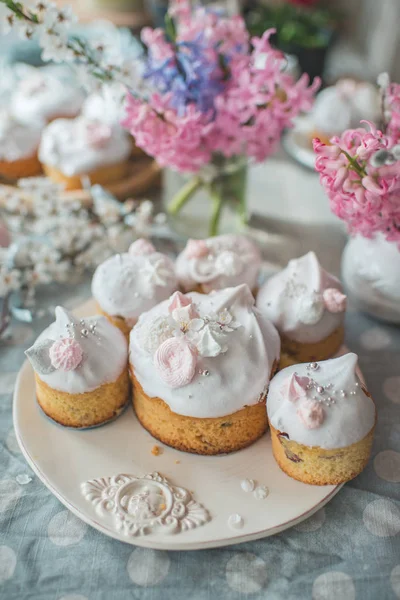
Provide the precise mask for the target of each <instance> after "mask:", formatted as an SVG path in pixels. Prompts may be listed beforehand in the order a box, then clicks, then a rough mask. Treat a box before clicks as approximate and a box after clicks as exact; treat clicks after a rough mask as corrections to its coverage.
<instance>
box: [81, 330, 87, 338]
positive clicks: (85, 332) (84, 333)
mask: <svg viewBox="0 0 400 600" xmlns="http://www.w3.org/2000/svg"><path fill="white" fill-rule="evenodd" d="M81 334H82V335H83V337H87V336H88V335H89V332H88V330H87V329H81Z"/></svg>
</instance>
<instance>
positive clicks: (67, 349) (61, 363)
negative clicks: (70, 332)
mask: <svg viewBox="0 0 400 600" xmlns="http://www.w3.org/2000/svg"><path fill="white" fill-rule="evenodd" d="M49 356H50V361H51V364H52V365H53V367H54V368H55V369H59V370H61V371H75V369H77V368H78V367H79V365H80V364H81V362H82V358H83V351H82V347H81V345H80V343H79V342H77V341H76V340H74V339H73V338H64V339H61V340H57V341H55V342H54V344H53V345H52V346H51V348H50V350H49Z"/></svg>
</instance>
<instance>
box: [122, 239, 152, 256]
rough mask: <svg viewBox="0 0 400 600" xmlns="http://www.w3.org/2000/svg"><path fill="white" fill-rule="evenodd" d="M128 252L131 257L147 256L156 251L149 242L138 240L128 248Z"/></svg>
mask: <svg viewBox="0 0 400 600" xmlns="http://www.w3.org/2000/svg"><path fill="white" fill-rule="evenodd" d="M128 252H129V254H130V255H131V256H148V255H149V254H154V252H156V249H155V248H154V246H153V244H152V243H151V242H149V240H145V239H144V238H140V239H138V240H136V242H133V244H131V245H130V246H129V250H128Z"/></svg>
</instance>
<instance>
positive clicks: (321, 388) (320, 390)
mask: <svg viewBox="0 0 400 600" xmlns="http://www.w3.org/2000/svg"><path fill="white" fill-rule="evenodd" d="M324 391H325V388H324V387H323V386H322V385H319V386H318V387H317V392H318V394H322V393H323V392H324Z"/></svg>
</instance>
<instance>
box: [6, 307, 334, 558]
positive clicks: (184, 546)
mask: <svg viewBox="0 0 400 600" xmlns="http://www.w3.org/2000/svg"><path fill="white" fill-rule="evenodd" d="M91 303H92V299H89V300H87V301H86V302H84V303H83V304H80V305H79V306H78V307H76V308H75V309H74V311H73V312H75V311H78V313H79V312H81V311H82V312H83V311H85V310H87V309H88V307H89V306H91ZM29 370H30V371H32V367H31V365H30V363H29V361H28V360H27V359H26V360H25V361H24V362H23V364H22V366H21V368H20V369H19V371H18V375H17V378H16V381H15V386H14V393H13V410H12V415H13V426H14V431H15V436H16V439H17V442H18V445H19V447H20V449H21V452H22V454H23V456H24V458H25V460H26V461H27V463H28V465H29V466H30V467H31V469H32V470H33V472H34V473H35V475H36V476H37V477H38V478H39V480H40V481H41V482H42V483H43V484H44V485H45V486H46V488H47V489H48V490H49V491H50V492H51V493H52V494H53V495H54V496H55V497H56V498H57V500H59V502H61V504H62V505H63V506H65V507H66V508H67V509H68V510H70V511H71V512H72V513H73V514H74V515H75V516H76V517H78V518H79V519H80V520H82V521H83V522H84V523H86V524H87V525H90V526H91V527H93V528H94V529H96V530H97V531H100V533H102V534H104V535H106V536H108V537H111V538H113V539H116V540H118V541H120V542H122V543H126V544H129V545H132V546H139V547H143V548H150V549H154V550H166V551H173V552H175V551H177V552H179V551H183V550H188V551H192V550H205V549H211V548H221V547H226V546H232V545H235V544H241V543H245V542H251V541H255V540H258V539H262V538H267V537H270V536H273V535H277V534H278V533H281V532H282V531H285V530H286V529H289V528H291V527H294V526H295V525H298V524H299V523H301V522H303V521H305V520H306V519H307V518H309V517H311V516H312V515H313V514H315V513H316V512H317V511H318V510H320V509H321V508H323V507H324V506H325V505H326V504H327V503H328V502H330V500H332V498H333V497H334V496H336V494H337V493H338V492H339V491H340V489H341V488H342V487H343V485H344V483H342V484H339V485H337V486H335V487H334V488H333V489H332V490H330V491H329V492H328V493H327V495H326V496H325V497H324V498H322V500H320V501H319V502H318V503H317V504H316V505H315V506H313V507H312V508H311V509H309V510H307V511H305V512H304V513H301V514H300V515H299V516H297V517H295V518H293V519H290V520H289V521H285V522H284V523H281V524H280V525H277V526H275V527H271V528H269V529H262V530H259V531H256V532H253V533H242V534H239V535H236V536H234V537H229V538H221V537H219V538H218V539H215V540H209V541H206V542H204V541H203V542H190V541H184V540H183V541H182V542H178V543H174V545H173V546H171V545H169V544H168V541H167V539H166V541H165V542H159V541H155V540H149V539H148V538H146V536H143V537H140V538H137V537H135V538H133V537H125V536H123V535H122V534H119V533H118V532H117V531H115V530H113V529H111V528H109V527H107V526H106V525H104V524H102V523H101V522H99V521H98V520H97V519H96V517H95V516H94V515H93V516H89V515H87V514H85V513H84V512H82V511H81V509H80V508H78V507H77V506H75V505H74V504H73V503H72V502H70V501H69V500H68V499H67V498H65V497H64V496H63V495H62V494H61V493H59V492H58V490H57V488H56V487H55V486H54V484H53V483H52V482H51V481H50V479H49V478H48V477H47V476H46V475H45V474H44V473H43V471H42V470H41V468H40V467H39V465H38V464H37V463H36V461H35V459H34V458H33V456H31V455H30V453H29V451H28V449H27V448H26V447H25V444H24V440H23V435H22V433H21V431H20V428H19V418H18V410H17V407H18V406H19V405H20V401H19V400H18V399H19V397H20V396H21V394H22V392H20V388H21V385H22V383H23V380H24V377H26V376H27V375H28V371H29ZM36 408H38V407H36ZM265 435H268V432H267V433H266V434H265ZM304 485H308V484H304ZM313 487H314V486H313ZM318 487H323V486H318ZM175 539H176V538H175Z"/></svg>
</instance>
